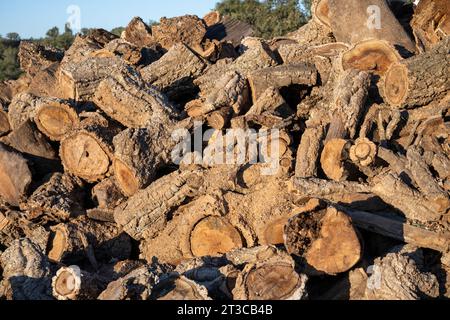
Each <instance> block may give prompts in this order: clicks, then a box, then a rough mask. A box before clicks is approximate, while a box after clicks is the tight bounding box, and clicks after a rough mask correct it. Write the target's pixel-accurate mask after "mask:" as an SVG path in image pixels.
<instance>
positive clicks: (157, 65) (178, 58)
mask: <svg viewBox="0 0 450 320" xmlns="http://www.w3.org/2000/svg"><path fill="white" fill-rule="evenodd" d="M206 67H207V62H206V61H205V60H203V59H202V58H200V57H198V56H197V54H195V53H194V52H193V51H192V50H191V49H190V48H189V47H188V46H187V45H185V44H183V43H178V44H175V45H174V46H173V47H172V48H170V49H169V51H168V52H167V53H166V54H165V55H164V56H163V57H162V58H161V59H159V60H158V61H156V62H154V63H152V64H150V65H149V66H147V67H145V68H143V69H142V70H141V71H140V72H141V74H142V78H143V79H144V80H145V81H146V82H148V83H149V84H151V85H153V86H155V87H156V88H157V89H159V90H161V91H162V92H163V93H165V94H166V95H167V96H168V97H169V98H170V99H171V100H177V99H179V98H182V97H183V95H186V94H189V93H190V92H192V91H193V90H195V86H194V84H193V81H194V80H195V79H196V78H197V77H198V76H200V75H201V74H202V72H203V70H204V69H205V68H206Z"/></svg>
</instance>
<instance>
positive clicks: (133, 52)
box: [97, 39, 144, 66]
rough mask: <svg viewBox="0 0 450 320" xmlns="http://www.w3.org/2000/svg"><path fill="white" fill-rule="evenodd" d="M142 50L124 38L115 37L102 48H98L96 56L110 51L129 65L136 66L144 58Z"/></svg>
mask: <svg viewBox="0 0 450 320" xmlns="http://www.w3.org/2000/svg"><path fill="white" fill-rule="evenodd" d="M143 52H144V50H142V49H140V48H139V47H137V46H135V45H134V44H132V43H130V42H128V41H126V40H124V39H115V40H113V41H111V42H109V43H108V44H107V45H106V46H105V48H104V49H103V50H99V51H98V52H97V56H98V55H101V54H105V55H108V53H112V54H113V55H116V56H119V57H121V58H122V59H123V60H124V61H126V62H127V63H129V64H130V65H134V66H137V65H139V64H140V63H141V61H143V59H144V57H143Z"/></svg>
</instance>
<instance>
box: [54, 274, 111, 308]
mask: <svg viewBox="0 0 450 320" xmlns="http://www.w3.org/2000/svg"><path fill="white" fill-rule="evenodd" d="M52 289H53V296H54V297H55V298H56V299H58V300H95V299H96V298H97V296H98V295H99V294H100V293H101V292H102V291H103V290H104V289H105V286H102V284H101V283H100V281H99V280H98V278H97V277H96V275H95V274H91V273H89V272H86V271H83V270H81V269H80V268H79V267H78V266H70V267H63V268H61V269H59V270H58V271H57V272H56V275H55V276H54V277H53V279H52Z"/></svg>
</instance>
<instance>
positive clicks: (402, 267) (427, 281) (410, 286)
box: [366, 246, 439, 300]
mask: <svg viewBox="0 0 450 320" xmlns="http://www.w3.org/2000/svg"><path fill="white" fill-rule="evenodd" d="M422 261H423V253H422V250H421V249H417V248H413V247H408V246H406V247H396V248H394V249H393V250H392V252H391V253H388V254H387V255H386V256H385V257H383V258H377V259H376V260H375V264H374V265H373V267H372V274H371V276H370V277H369V279H368V281H367V288H366V297H367V298H368V299H371V300H420V299H430V298H436V297H438V296H439V284H438V281H437V279H436V276H435V275H434V274H432V273H428V272H423V271H422V270H423V269H424V266H423V262H422Z"/></svg>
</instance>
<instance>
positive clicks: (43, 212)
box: [21, 173, 85, 222]
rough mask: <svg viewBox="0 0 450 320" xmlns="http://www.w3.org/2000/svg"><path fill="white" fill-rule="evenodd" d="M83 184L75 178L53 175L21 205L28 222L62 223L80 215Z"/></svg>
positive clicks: (60, 174) (58, 174) (59, 174)
mask: <svg viewBox="0 0 450 320" xmlns="http://www.w3.org/2000/svg"><path fill="white" fill-rule="evenodd" d="M82 188H83V183H82V182H81V180H80V179H77V178H75V177H72V176H69V175H66V174H62V173H55V174H53V175H52V176H51V177H50V178H49V179H48V181H46V182H45V183H44V184H42V185H41V186H40V187H39V188H38V189H37V190H36V191H34V193H33V194H32V195H31V196H30V197H29V198H28V199H27V201H26V202H25V203H23V204H22V205H21V209H22V210H24V211H27V216H28V218H29V219H30V220H33V219H38V218H41V219H43V220H49V221H55V222H62V221H67V220H69V219H70V218H76V217H78V216H80V215H82V214H83V213H84V212H85V211H84V209H83V198H84V194H83V190H82Z"/></svg>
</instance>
